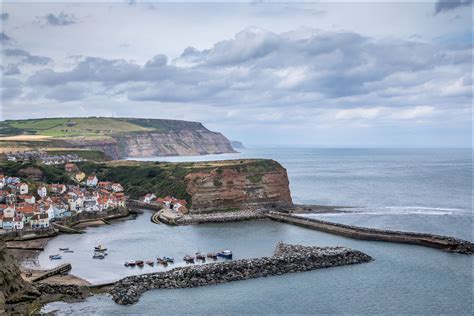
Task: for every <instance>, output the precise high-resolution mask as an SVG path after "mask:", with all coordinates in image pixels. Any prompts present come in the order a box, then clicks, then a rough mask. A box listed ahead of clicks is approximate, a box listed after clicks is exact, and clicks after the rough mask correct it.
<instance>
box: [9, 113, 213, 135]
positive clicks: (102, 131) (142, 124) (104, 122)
mask: <svg viewBox="0 0 474 316" xmlns="http://www.w3.org/2000/svg"><path fill="white" fill-rule="evenodd" d="M200 128H204V126H202V124H201V123H198V122H186V121H178V120H159V119H136V118H110V117H87V118H45V119H30V120H16V121H13V120H8V121H3V122H0V135H2V136H12V135H23V134H30V135H44V136H52V137H61V138H63V137H65V138H68V137H77V136H84V137H90V138H101V137H107V136H112V135H118V134H123V133H134V132H168V131H170V130H181V129H200Z"/></svg>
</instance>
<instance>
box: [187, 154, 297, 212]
mask: <svg viewBox="0 0 474 316" xmlns="http://www.w3.org/2000/svg"><path fill="white" fill-rule="evenodd" d="M185 182H186V186H187V192H188V194H189V195H190V196H191V200H192V209H191V210H190V212H191V213H207V212H214V211H233V210H241V209H257V208H262V207H266V208H284V207H288V206H291V205H292V200H291V195H290V189H289V181H288V176H287V173H286V169H285V168H283V167H282V166H281V165H280V164H279V163H277V162H276V161H273V160H255V161H241V162H239V161H236V163H235V164H233V165H232V164H230V165H224V166H216V167H214V168H212V167H211V168H209V169H208V170H198V171H193V172H191V173H189V174H188V175H186V177H185Z"/></svg>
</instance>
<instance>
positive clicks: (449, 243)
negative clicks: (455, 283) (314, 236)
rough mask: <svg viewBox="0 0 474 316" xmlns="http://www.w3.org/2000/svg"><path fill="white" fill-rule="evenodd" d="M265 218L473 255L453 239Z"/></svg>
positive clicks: (300, 219)
mask: <svg viewBox="0 0 474 316" xmlns="http://www.w3.org/2000/svg"><path fill="white" fill-rule="evenodd" d="M267 216H268V218H270V219H273V220H276V221H280V222H284V223H288V224H294V225H298V226H303V227H307V228H311V229H316V230H320V231H324V232H327V233H331V234H336V235H341V236H346V237H350V238H355V239H363V240H373V241H388V242H397V243H405V244H414V245H421V246H426V247H431V248H437V249H441V250H445V251H449V252H455V253H461V254H468V255H470V254H473V253H474V245H473V243H471V242H469V241H466V240H462V239H457V238H454V237H448V236H440V235H433V234H423V233H412V232H403V231H392V230H382V229H375V228H366V227H359V226H351V225H345V224H339V223H332V222H327V221H322V220H318V219H315V218H307V217H301V216H295V215H290V214H285V213H281V212H269V213H268V214H267Z"/></svg>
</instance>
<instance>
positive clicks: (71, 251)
mask: <svg viewBox="0 0 474 316" xmlns="http://www.w3.org/2000/svg"><path fill="white" fill-rule="evenodd" d="M64 252H66V253H73V252H74V250H64Z"/></svg>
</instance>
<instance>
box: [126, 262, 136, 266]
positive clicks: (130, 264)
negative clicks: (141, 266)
mask: <svg viewBox="0 0 474 316" xmlns="http://www.w3.org/2000/svg"><path fill="white" fill-rule="evenodd" d="M127 263H128V266H129V267H134V266H136V265H137V264H136V263H135V261H130V262H127Z"/></svg>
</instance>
